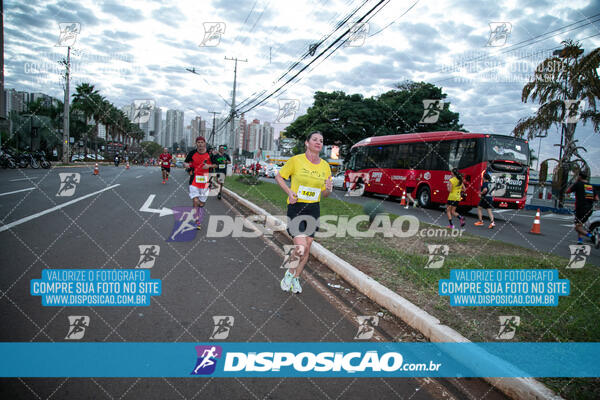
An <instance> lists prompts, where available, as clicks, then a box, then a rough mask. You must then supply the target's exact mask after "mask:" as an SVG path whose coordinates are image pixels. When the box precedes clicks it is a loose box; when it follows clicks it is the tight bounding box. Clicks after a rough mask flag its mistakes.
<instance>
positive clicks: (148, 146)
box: [140, 142, 163, 158]
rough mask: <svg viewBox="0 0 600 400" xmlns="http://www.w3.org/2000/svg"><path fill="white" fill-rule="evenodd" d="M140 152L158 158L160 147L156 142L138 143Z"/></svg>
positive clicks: (160, 151)
mask: <svg viewBox="0 0 600 400" xmlns="http://www.w3.org/2000/svg"><path fill="white" fill-rule="evenodd" d="M140 146H141V147H142V151H143V152H144V153H145V154H147V155H148V156H150V157H154V158H156V157H158V156H159V155H160V153H162V149H163V148H162V147H161V146H160V144H158V143H156V142H142V143H140Z"/></svg>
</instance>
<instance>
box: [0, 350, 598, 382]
mask: <svg viewBox="0 0 600 400" xmlns="http://www.w3.org/2000/svg"><path fill="white" fill-rule="evenodd" d="M0 354H2V357H0V377H268V378H272V377H323V378H327V377H600V363H598V360H599V359H600V343H514V342H512V343H321V342H320V343H227V342H219V343H0Z"/></svg>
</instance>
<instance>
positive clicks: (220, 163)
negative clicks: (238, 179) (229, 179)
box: [211, 145, 231, 200]
mask: <svg viewBox="0 0 600 400" xmlns="http://www.w3.org/2000/svg"><path fill="white" fill-rule="evenodd" d="M211 158H212V163H213V164H215V165H216V166H217V167H216V168H215V171H216V173H217V183H218V184H219V186H220V187H219V194H218V195H217V199H219V200H221V192H222V191H223V184H224V183H225V176H227V164H231V158H229V155H228V154H227V153H225V146H223V145H220V146H219V152H218V153H217V154H215V155H213V156H212V157H211Z"/></svg>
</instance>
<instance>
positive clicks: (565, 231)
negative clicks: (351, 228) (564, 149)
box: [262, 178, 600, 266]
mask: <svg viewBox="0 0 600 400" xmlns="http://www.w3.org/2000/svg"><path fill="white" fill-rule="evenodd" d="M262 179H263V180H265V181H268V182H275V180H274V179H269V178H262ZM345 193H346V192H345V191H343V190H338V189H336V190H334V193H333V194H332V196H331V197H332V198H335V199H339V200H343V201H347V202H350V203H353V204H365V203H367V202H368V201H377V202H380V203H381V204H382V208H383V211H384V212H389V213H393V214H396V215H414V216H416V217H417V218H418V219H419V221H421V222H425V223H429V224H434V225H439V226H443V227H445V226H447V225H448V218H447V217H446V213H445V209H444V208H443V207H440V208H439V209H423V208H413V207H410V208H408V209H405V208H404V206H400V202H399V201H398V199H395V198H389V199H386V198H385V197H384V196H379V195H370V196H364V195H363V196H361V197H351V196H346V195H345ZM483 215H484V220H483V221H484V223H485V225H484V226H483V227H478V226H474V225H473V224H474V223H475V222H476V221H477V211H476V208H475V209H473V210H471V212H470V213H469V214H468V215H467V216H466V224H465V226H464V229H465V230H466V232H468V233H471V234H474V235H478V236H482V237H486V238H490V239H494V240H500V241H503V242H506V243H512V244H516V245H519V246H523V247H527V248H530V249H533V250H536V251H538V252H539V253H540V257H545V253H551V254H556V255H559V256H562V257H566V258H567V259H568V258H570V255H571V251H570V248H569V246H570V245H576V244H577V234H576V233H575V232H574V230H573V216H572V215H559V214H554V213H551V212H542V213H541V217H540V226H541V232H542V234H540V235H536V234H531V233H529V231H530V230H531V228H532V225H533V221H534V219H535V211H531V210H525V209H523V210H502V209H501V210H494V219H495V222H496V227H495V228H494V229H488V227H487V226H488V224H489V220H488V219H487V213H486V212H485V211H484V213H483ZM454 226H456V227H458V226H459V224H458V221H456V218H455V219H454ZM586 244H591V243H590V242H586ZM586 262H587V263H589V264H591V265H595V266H600V250H599V249H595V248H594V247H593V245H592V246H591V251H590V255H589V256H587V259H586Z"/></svg>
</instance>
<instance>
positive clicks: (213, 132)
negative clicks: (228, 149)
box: [208, 111, 221, 146]
mask: <svg viewBox="0 0 600 400" xmlns="http://www.w3.org/2000/svg"><path fill="white" fill-rule="evenodd" d="M208 113H209V114H212V115H213V130H212V133H211V134H210V138H209V139H208V141H209V142H210V144H211V145H213V146H214V145H215V142H214V140H215V116H216V114H221V113H218V112H216V111H209V112H208Z"/></svg>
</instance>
